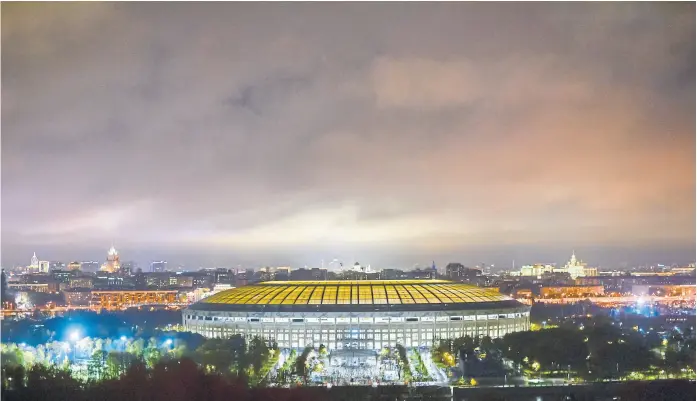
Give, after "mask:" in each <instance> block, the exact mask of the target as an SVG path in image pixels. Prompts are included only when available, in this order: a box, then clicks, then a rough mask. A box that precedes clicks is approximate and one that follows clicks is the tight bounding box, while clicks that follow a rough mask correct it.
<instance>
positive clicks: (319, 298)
mask: <svg viewBox="0 0 697 401" xmlns="http://www.w3.org/2000/svg"><path fill="white" fill-rule="evenodd" d="M511 301H512V302H513V303H517V302H516V301H514V300H513V299H512V298H510V297H508V296H506V295H503V294H501V293H499V292H498V291H496V290H494V289H490V288H480V287H475V286H472V285H467V284H462V283H456V282H452V281H446V280H364V281H268V282H263V283H259V284H255V285H249V286H245V287H238V288H233V289H230V290H226V291H222V292H220V293H217V294H215V295H212V296H210V297H208V298H205V299H203V300H202V301H201V302H199V303H198V304H196V305H194V306H193V307H192V309H209V308H210V309H221V307H222V309H230V308H227V307H225V306H228V305H229V306H231V307H232V309H237V308H236V306H240V307H241V308H240V309H249V308H247V307H252V308H253V309H258V308H262V309H276V310H295V309H297V306H301V305H302V306H304V307H303V308H302V309H326V308H321V307H322V306H325V305H326V306H330V307H331V309H332V310H334V309H336V308H339V309H347V310H353V309H354V308H357V307H358V308H359V309H364V308H362V307H360V306H361V305H362V306H364V307H366V308H369V309H373V310H382V309H389V310H392V309H404V308H407V309H412V308H415V309H424V307H425V308H432V307H433V306H436V305H438V307H437V309H442V308H444V307H446V306H448V307H455V306H458V305H459V307H462V306H463V304H468V307H474V306H479V305H482V306H483V304H501V303H502V304H508V303H510V302H511ZM285 305H287V306H290V308H285V307H284V306H285ZM502 306H503V305H502ZM211 307H212V308H211ZM393 307H396V308H393Z"/></svg>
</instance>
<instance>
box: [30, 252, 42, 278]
mask: <svg viewBox="0 0 697 401" xmlns="http://www.w3.org/2000/svg"><path fill="white" fill-rule="evenodd" d="M27 270H28V271H29V272H33V273H36V272H38V271H39V258H38V257H36V252H34V256H32V257H31V261H30V262H29V266H28V268H27Z"/></svg>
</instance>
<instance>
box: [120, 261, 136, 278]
mask: <svg viewBox="0 0 697 401" xmlns="http://www.w3.org/2000/svg"><path fill="white" fill-rule="evenodd" d="M137 268H138V266H137V265H136V262H132V261H129V262H123V263H122V264H121V274H122V275H124V276H130V275H132V274H133V272H135V271H136V269H137Z"/></svg>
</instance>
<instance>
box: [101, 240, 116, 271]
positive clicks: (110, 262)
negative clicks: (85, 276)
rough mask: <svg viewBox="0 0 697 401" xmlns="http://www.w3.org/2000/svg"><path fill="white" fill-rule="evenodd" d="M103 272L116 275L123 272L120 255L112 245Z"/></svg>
mask: <svg viewBox="0 0 697 401" xmlns="http://www.w3.org/2000/svg"><path fill="white" fill-rule="evenodd" d="M101 270H102V271H105V272H109V273H115V272H118V271H119V270H121V263H120V262H119V253H118V252H116V249H115V248H114V246H113V245H112V246H111V248H110V249H109V252H108V253H107V255H106V262H105V263H104V264H103V265H102V268H101Z"/></svg>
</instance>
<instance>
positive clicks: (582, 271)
mask: <svg viewBox="0 0 697 401" xmlns="http://www.w3.org/2000/svg"><path fill="white" fill-rule="evenodd" d="M514 273H515V272H514ZM551 273H568V274H569V275H570V276H571V278H572V279H576V278H577V277H587V276H597V275H598V268H597V267H588V266H587V265H586V263H583V261H581V260H579V259H576V253H575V252H572V254H571V259H569V261H568V262H567V263H566V265H564V266H563V267H559V268H557V267H555V266H554V265H553V264H539V263H538V264H534V265H526V266H523V267H521V268H520V271H519V272H517V274H513V275H518V276H521V277H542V276H544V275H548V274H551Z"/></svg>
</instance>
